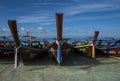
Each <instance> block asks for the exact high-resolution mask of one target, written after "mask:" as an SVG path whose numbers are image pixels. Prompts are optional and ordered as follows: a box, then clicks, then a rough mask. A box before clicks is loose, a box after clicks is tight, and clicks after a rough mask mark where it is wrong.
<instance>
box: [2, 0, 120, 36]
mask: <svg viewBox="0 0 120 81" xmlns="http://www.w3.org/2000/svg"><path fill="white" fill-rule="evenodd" d="M56 13H63V37H87V36H92V35H93V34H94V31H99V32H100V36H101V37H106V36H114V37H118V38H120V0H0V35H10V30H9V27H8V23H7V21H8V20H16V21H17V27H18V31H19V34H20V35H23V34H26V33H27V32H30V33H32V35H35V36H38V37H56V20H55V14H56Z"/></svg>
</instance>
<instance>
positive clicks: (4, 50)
mask: <svg viewBox="0 0 120 81" xmlns="http://www.w3.org/2000/svg"><path fill="white" fill-rule="evenodd" d="M13 54H14V42H13V41H12V40H10V39H9V38H8V37H6V36H1V37H0V57H4V56H10V55H13Z"/></svg>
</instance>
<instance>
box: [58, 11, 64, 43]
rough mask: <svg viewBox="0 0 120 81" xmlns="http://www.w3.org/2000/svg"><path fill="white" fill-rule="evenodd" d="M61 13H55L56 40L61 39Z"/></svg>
mask: <svg viewBox="0 0 120 81" xmlns="http://www.w3.org/2000/svg"><path fill="white" fill-rule="evenodd" d="M62 22H63V13H56V27H57V40H58V41H59V40H62Z"/></svg>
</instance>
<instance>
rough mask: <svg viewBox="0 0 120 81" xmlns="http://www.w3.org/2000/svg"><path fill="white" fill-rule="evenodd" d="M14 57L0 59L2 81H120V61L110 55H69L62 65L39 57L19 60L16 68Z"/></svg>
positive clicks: (0, 79)
mask: <svg viewBox="0 0 120 81" xmlns="http://www.w3.org/2000/svg"><path fill="white" fill-rule="evenodd" d="M13 60H14V58H10V57H7V58H2V59H0V81H119V79H120V68H119V67H120V60H119V59H115V58H109V57H97V58H96V59H91V58H89V57H85V56H81V55H79V54H70V55H69V57H67V59H65V60H64V61H63V63H62V64H61V66H59V65H58V64H57V62H56V61H55V60H54V59H50V58H49V57H47V56H46V57H40V58H35V59H32V60H29V61H27V62H26V63H25V65H23V64H22V62H20V64H19V67H18V68H17V69H15V68H14V64H13V63H14V61H13Z"/></svg>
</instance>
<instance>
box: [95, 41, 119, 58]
mask: <svg viewBox="0 0 120 81" xmlns="http://www.w3.org/2000/svg"><path fill="white" fill-rule="evenodd" d="M96 52H97V53H99V54H106V55H109V56H112V57H119V58H120V40H112V41H111V40H98V41H97V44H96Z"/></svg>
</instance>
